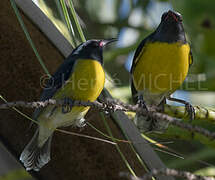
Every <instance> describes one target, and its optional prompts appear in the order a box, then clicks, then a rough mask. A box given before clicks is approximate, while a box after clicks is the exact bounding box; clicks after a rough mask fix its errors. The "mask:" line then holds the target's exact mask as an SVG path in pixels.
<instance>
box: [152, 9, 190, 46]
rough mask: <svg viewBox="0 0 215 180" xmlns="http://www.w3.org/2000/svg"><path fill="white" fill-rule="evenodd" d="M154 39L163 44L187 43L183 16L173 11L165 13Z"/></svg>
mask: <svg viewBox="0 0 215 180" xmlns="http://www.w3.org/2000/svg"><path fill="white" fill-rule="evenodd" d="M154 37H155V38H156V40H159V41H162V42H168V43H173V42H182V43H186V38H185V33H184V27H183V24H182V16H181V14H179V13H178V12H174V11H171V10H169V11H168V12H165V13H163V15H162V17H161V22H160V24H159V26H158V28H157V29H156V31H155V33H154Z"/></svg>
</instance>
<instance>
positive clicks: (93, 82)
mask: <svg viewBox="0 0 215 180" xmlns="http://www.w3.org/2000/svg"><path fill="white" fill-rule="evenodd" d="M104 82H105V73H104V70H103V67H102V65H101V64H100V63H99V62H98V61H96V60H90V59H89V60H78V61H77V63H76V64H75V65H74V70H73V72H72V75H71V77H70V78H69V79H68V81H67V83H66V85H65V86H64V87H62V88H61V89H60V90H59V91H58V92H57V93H56V95H55V96H54V98H62V97H64V96H66V97H70V98H72V99H74V100H83V101H88V100H89V101H95V100H96V99H97V97H98V96H99V95H100V93H101V91H102V89H103V87H104Z"/></svg>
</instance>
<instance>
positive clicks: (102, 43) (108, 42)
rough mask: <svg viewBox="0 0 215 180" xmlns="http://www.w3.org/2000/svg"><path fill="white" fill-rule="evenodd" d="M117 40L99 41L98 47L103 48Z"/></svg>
mask: <svg viewBox="0 0 215 180" xmlns="http://www.w3.org/2000/svg"><path fill="white" fill-rule="evenodd" d="M117 40H118V39H117V38H111V39H103V40H101V41H100V46H102V47H104V46H106V45H108V44H110V43H112V42H116V41H117Z"/></svg>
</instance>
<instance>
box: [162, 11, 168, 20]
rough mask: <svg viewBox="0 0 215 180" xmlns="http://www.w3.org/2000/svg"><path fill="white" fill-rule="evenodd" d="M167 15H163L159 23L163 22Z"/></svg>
mask: <svg viewBox="0 0 215 180" xmlns="http://www.w3.org/2000/svg"><path fill="white" fill-rule="evenodd" d="M167 14H168V13H167V12H165V13H163V15H162V17H161V21H164V20H165V18H166V16H167Z"/></svg>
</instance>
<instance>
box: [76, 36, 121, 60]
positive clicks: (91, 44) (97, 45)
mask: <svg viewBox="0 0 215 180" xmlns="http://www.w3.org/2000/svg"><path fill="white" fill-rule="evenodd" d="M116 40H117V39H103V40H94V39H93V40H88V41H86V42H84V43H82V44H80V45H79V46H78V47H76V48H75V49H74V50H73V52H72V55H74V56H77V57H78V58H83V59H94V60H98V61H99V62H101V63H103V48H104V47H105V46H106V45H107V44H109V43H111V42H114V41H116Z"/></svg>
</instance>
